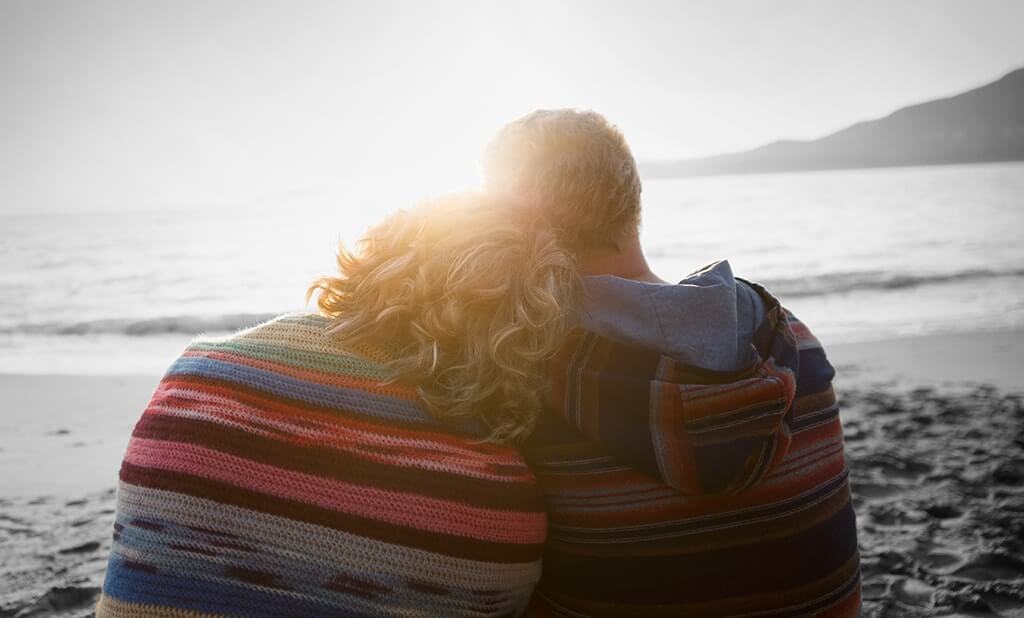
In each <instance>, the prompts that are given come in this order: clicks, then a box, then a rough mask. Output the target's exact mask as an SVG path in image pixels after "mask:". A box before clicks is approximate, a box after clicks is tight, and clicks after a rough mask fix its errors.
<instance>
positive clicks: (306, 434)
mask: <svg viewBox="0 0 1024 618" xmlns="http://www.w3.org/2000/svg"><path fill="white" fill-rule="evenodd" d="M157 392H158V394H160V395H163V397H162V398H161V397H154V401H153V403H152V404H150V406H149V408H148V409H147V410H146V413H149V414H168V415H171V416H186V417H190V418H199V419H202V420H207V421H210V422H216V423H220V424H223V425H231V426H236V427H240V428H243V429H245V430H246V431H251V432H255V433H257V434H259V435H263V436H266V437H271V438H274V439H278V440H281V441H283V442H288V443H291V444H297V445H312V446H320V447H324V448H334V449H339V450H345V451H346V452H350V453H352V454H353V455H356V456H359V457H361V458H362V459H365V460H367V461H374V462H377V463H381V464H385V465H389V466H408V467H415V468H420V469H425V470H437V471H445V472H457V473H459V474H464V475H466V476H472V477H473V478H480V479H487V480H492V481H498V482H510V481H516V482H533V480H534V479H533V475H532V473H531V472H530V471H529V470H528V469H526V468H525V467H524V468H523V473H522V474H516V475H511V474H509V473H507V472H506V473H504V474H497V473H495V472H492V471H491V470H489V469H488V468H489V467H490V466H492V465H494V464H499V465H506V466H516V465H520V464H521V463H522V462H521V460H519V459H518V458H517V457H513V456H505V455H504V454H502V455H499V454H490V453H479V452H476V451H473V450H471V449H468V448H455V447H453V446H452V445H450V444H448V443H442V442H435V441H428V440H421V439H417V440H410V439H403V438H396V437H395V436H393V435H388V434H384V433H381V432H372V431H364V430H360V429H356V428H353V427H349V426H347V425H343V424H341V423H339V422H338V421H337V418H334V417H330V418H328V419H309V418H306V417H304V420H315V422H316V425H317V427H315V428H314V427H310V426H308V425H299V424H293V423H289V422H288V417H284V416H282V415H281V414H279V413H277V414H267V413H265V412H263V411H261V410H260V409H259V408H254V407H252V406H249V405H246V404H244V403H241V402H238V401H234V400H232V399H230V398H226V397H222V396H219V395H214V394H210V393H205V392H203V391H200V390H187V391H186V390H184V389H181V388H180V387H173V386H172V387H168V386H166V385H163V386H161V387H160V388H159V389H158V390H157ZM167 397H178V398H185V399H187V400H188V402H187V403H185V402H181V403H177V402H176V403H170V402H168V401H166V398H167ZM267 426H270V427H274V428H276V429H278V430H280V431H278V432H270V431H267V430H266V429H261V428H260V427H267ZM281 432H285V433H287V434H291V435H288V436H285V435H282V433H281ZM359 446H382V447H385V448H389V449H394V450H399V451H404V452H406V453H409V454H407V455H402V454H395V455H387V456H384V455H376V454H374V453H370V452H367V451H366V450H365V449H360V448H358V447H359ZM353 447H355V448H353ZM511 453H514V451H511Z"/></svg>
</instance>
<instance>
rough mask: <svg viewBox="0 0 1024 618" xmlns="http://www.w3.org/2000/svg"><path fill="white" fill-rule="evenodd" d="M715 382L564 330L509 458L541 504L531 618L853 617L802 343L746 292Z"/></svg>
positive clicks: (820, 406) (835, 444) (818, 362)
mask: <svg viewBox="0 0 1024 618" xmlns="http://www.w3.org/2000/svg"><path fill="white" fill-rule="evenodd" d="M752 287H753V288H754V289H755V291H757V293H758V294H760V296H761V297H762V298H763V299H764V301H765V304H766V310H767V313H766V318H765V320H764V321H763V322H762V324H761V325H760V327H759V328H758V330H757V331H756V333H755V340H754V347H755V348H756V349H757V352H758V356H759V357H760V360H759V361H758V362H757V363H756V364H755V365H754V366H752V367H750V368H749V370H746V371H743V372H740V373H737V374H726V373H716V372H710V371H707V370H701V369H697V368H694V367H688V366H683V365H681V364H679V363H676V362H674V361H673V360H671V359H669V358H667V357H664V356H661V355H660V354H658V353H656V352H652V351H649V350H642V349H638V348H630V347H628V346H625V345H622V344H618V343H615V342H613V341H611V340H608V339H604V338H601V337H599V336H597V335H594V334H593V333H584V332H577V333H576V334H575V335H574V336H573V337H572V339H571V341H570V342H569V343H568V345H567V346H566V347H565V348H564V351H563V353H562V354H561V355H560V356H559V357H558V358H556V360H555V366H554V374H555V375H556V387H555V389H554V392H553V394H552V402H553V404H552V407H553V408H554V413H553V414H550V415H547V416H548V418H546V419H545V422H544V423H543V424H542V425H541V426H540V428H539V429H538V430H537V432H536V433H535V434H534V436H533V437H532V438H531V441H530V444H528V446H527V448H526V450H525V451H524V453H525V455H526V458H527V461H528V462H530V464H531V466H532V467H533V469H534V472H535V474H537V477H538V480H539V481H540V483H541V486H542V488H543V490H544V493H545V500H546V502H547V506H548V518H549V528H548V543H547V546H546V550H545V553H544V576H543V579H542V580H541V583H540V584H539V586H538V589H537V592H536V594H535V596H534V599H533V601H532V602H531V606H530V612H529V613H530V614H531V615H536V616H580V615H588V616H683V615H685V616H709V617H717V616H735V615H757V616H764V617H767V616H798V615H821V616H853V615H856V612H857V608H858V606H859V603H860V578H859V557H858V553H857V536H856V527H855V521H854V512H853V508H852V506H851V502H850V492H849V487H848V484H847V468H846V464H845V462H844V457H843V439H842V428H841V426H840V421H839V416H838V407H837V405H836V399H835V396H834V394H833V391H832V387H831V381H832V377H833V374H834V371H833V369H832V367H831V365H830V364H829V363H828V361H827V359H826V357H825V354H824V351H823V350H822V348H821V346H820V345H819V343H818V341H817V340H816V339H815V338H814V336H813V335H812V334H811V333H810V332H809V331H808V329H807V328H806V327H805V326H804V325H803V324H801V323H800V321H799V320H797V319H796V318H795V317H794V316H793V315H792V314H790V313H789V312H787V311H785V310H784V309H783V308H782V307H781V306H780V305H779V304H778V302H777V301H775V299H773V298H772V297H771V296H770V295H769V294H768V293H767V292H765V291H764V289H763V288H760V287H759V286H756V285H754V286H752Z"/></svg>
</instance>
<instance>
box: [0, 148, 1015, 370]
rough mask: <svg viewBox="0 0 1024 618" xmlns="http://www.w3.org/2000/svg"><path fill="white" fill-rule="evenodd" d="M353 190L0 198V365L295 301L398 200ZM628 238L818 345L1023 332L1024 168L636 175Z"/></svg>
mask: <svg viewBox="0 0 1024 618" xmlns="http://www.w3.org/2000/svg"><path fill="white" fill-rule="evenodd" d="M366 204H369V201H367V202H366V203H363V202H362V201H360V200H358V199H352V200H342V201H339V202H337V203H330V204H323V203H318V204H312V205H302V204H298V205H296V204H295V203H281V204H275V203H274V200H272V199H271V200H265V201H264V202H263V203H260V204H257V205H255V206H251V205H250V206H239V207H233V208H207V209H197V208H192V209H189V208H176V209H165V210H153V209H139V210H130V211H125V212H118V211H111V212H90V213H84V212H78V213H72V214H68V213H59V214H57V213H51V214H6V215H5V214H2V211H0V265H2V268H0V373H29V374H52V373H62V374H110V375H132V374H140V375H159V373H161V372H162V371H163V370H164V369H165V368H166V367H167V365H168V364H169V363H170V362H171V361H172V360H173V358H174V357H175V356H176V355H177V354H178V352H180V350H181V349H182V348H183V346H184V345H186V344H187V343H188V341H189V340H190V339H191V338H192V337H194V336H196V335H197V334H199V333H206V334H221V333H228V332H231V331H234V330H237V329H240V328H244V327H247V326H250V325H252V324H256V323H258V322H260V321H263V320H266V319H269V318H270V317H272V316H274V315H277V314H279V313H283V312H287V311H298V310H302V309H303V308H304V307H306V303H305V291H306V288H307V286H308V284H309V282H310V281H311V280H312V279H313V278H315V277H316V276H318V275H321V274H326V273H330V272H331V271H332V270H333V268H334V253H335V251H336V249H337V246H338V243H339V242H341V241H344V242H347V243H351V242H352V241H354V240H356V239H358V237H359V236H360V234H361V233H362V231H363V230H365V229H366V226H368V225H371V224H372V223H374V221H375V220H378V219H380V218H381V217H383V216H384V215H385V214H386V212H387V210H389V209H390V208H392V207H393V208H401V207H405V206H408V204H405V203H395V204H393V205H389V204H380V203H375V204H373V205H372V206H367V205H366ZM69 210H72V211H73V208H69ZM642 239H643V243H644V246H645V247H646V251H647V255H648V259H649V261H650V262H651V264H652V267H653V269H654V270H655V272H656V273H658V274H659V275H660V276H661V277H663V278H666V279H673V280H678V279H681V278H683V277H685V276H686V275H687V274H688V273H690V272H692V271H694V270H695V269H698V268H700V267H702V266H704V265H706V264H708V263H711V262H713V261H717V260H721V259H728V260H729V262H730V264H731V265H732V269H733V272H734V273H735V274H736V275H737V276H739V277H742V278H744V279H747V280H751V281H756V282H759V283H761V284H763V285H765V286H766V287H767V288H768V289H769V290H770V291H771V292H772V293H773V294H774V295H775V296H776V297H778V298H779V299H780V300H781V301H782V302H783V304H784V305H786V306H787V307H789V308H790V309H791V310H792V311H793V312H794V313H796V314H797V315H798V316H800V318H801V319H802V320H803V321H805V322H806V323H807V324H808V325H810V326H811V328H812V330H813V331H814V332H815V333H816V334H817V335H818V337H819V338H820V339H821V340H822V341H823V342H824V343H825V345H826V346H828V345H829V344H834V343H843V342H868V341H876V340H883V339H891V338H897V337H907V336H915V335H922V334H930V333H954V332H955V333H964V332H967V333H971V332H978V331H998V330H1003V329H1015V328H1021V327H1024V163H1000V164H985V165H961V166H943V167H916V168H913V167H909V168H890V169H872V170H844V171H827V172H810V173H787V174H770V175H745V176H722V177H707V178H691V179H673V180H648V181H646V182H645V183H644V187H643V227H642Z"/></svg>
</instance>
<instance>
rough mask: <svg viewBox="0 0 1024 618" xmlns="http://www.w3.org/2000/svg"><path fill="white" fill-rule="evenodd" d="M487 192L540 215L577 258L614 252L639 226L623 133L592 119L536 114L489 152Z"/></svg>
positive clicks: (509, 128)
mask: <svg viewBox="0 0 1024 618" xmlns="http://www.w3.org/2000/svg"><path fill="white" fill-rule="evenodd" d="M483 172H484V181H485V183H486V186H487V188H488V189H490V190H494V191H501V192H505V193H510V194H513V195H515V196H518V197H519V198H521V199H525V200H528V201H530V202H532V203H535V204H537V205H538V206H540V207H541V208H542V209H543V212H544V214H545V216H546V218H547V219H548V220H549V221H550V223H551V225H552V226H554V227H556V228H558V230H559V231H560V232H561V234H562V236H563V237H564V238H565V240H566V241H567V242H568V243H569V244H570V245H571V246H572V247H573V248H574V249H575V250H577V251H579V252H593V251H609V250H610V251H616V250H618V249H619V247H620V246H621V241H622V240H624V239H626V238H628V237H629V236H630V235H631V234H633V233H635V231H636V229H637V226H638V225H639V223H640V175H639V173H638V172H637V169H636V161H635V160H634V159H633V154H632V153H631V152H630V150H629V146H628V145H627V144H626V140H625V139H624V138H623V137H622V133H620V132H619V130H618V129H617V128H615V127H614V126H612V125H611V124H609V123H608V121H607V120H605V118H604V116H601V115H600V114H598V113H596V112H593V111H577V110H572V109H558V110H538V111H535V112H533V113H530V114H527V115H526V116H523V117H522V118H519V119H517V120H514V121H512V122H510V123H509V124H507V125H505V126H504V127H502V129H501V130H500V131H499V132H498V134H497V135H496V136H495V137H494V139H493V140H492V141H491V143H490V144H489V145H488V146H487V149H486V151H485V153H484V159H483Z"/></svg>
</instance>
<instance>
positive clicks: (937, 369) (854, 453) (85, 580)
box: [0, 331, 1024, 617]
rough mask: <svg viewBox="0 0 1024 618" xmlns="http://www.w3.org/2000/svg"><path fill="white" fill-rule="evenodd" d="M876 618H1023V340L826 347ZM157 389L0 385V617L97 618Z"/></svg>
mask: <svg viewBox="0 0 1024 618" xmlns="http://www.w3.org/2000/svg"><path fill="white" fill-rule="evenodd" d="M829 356H830V358H831V359H832V361H833V364H835V365H836V367H837V370H838V378H837V381H836V386H837V389H838V391H839V393H840V399H841V402H842V405H843V411H842V415H843V419H844V425H845V427H846V440H847V454H848V457H849V464H850V468H851V474H852V479H853V490H854V500H855V505H856V508H857V515H858V527H859V535H860V537H859V538H860V545H861V553H862V567H863V577H864V599H865V606H864V609H865V611H864V614H865V615H868V616H890V615H892V616H901V615H911V616H952V615H969V616H1024V399H1022V396H1021V394H1022V393H1024V379H1022V378H1021V375H1020V374H1021V370H1022V368H1024V331H1004V332H993V333H980V334H979V333H975V334H962V335H930V336H922V337H914V338H905V339H896V340H890V341H885V342H878V343H865V344H846V345H836V346H830V347H829ZM157 380H158V378H157V377H156V376H136V377H109V376H96V377H92V376H19V375H0V409H2V413H0V469H2V470H3V474H2V475H0V617H6V616H43V615H65V616H83V615H89V614H90V613H91V607H92V605H93V603H94V602H95V599H96V596H97V595H98V593H99V589H100V586H101V585H102V580H103V572H104V567H105V562H106V557H107V553H108V551H109V548H110V534H111V525H112V521H113V514H114V502H115V494H114V487H115V484H116V478H117V470H118V466H119V463H120V459H121V455H122V452H123V450H124V448H125V445H126V444H127V441H128V435H129V433H130V432H131V429H132V426H133V425H134V423H135V420H136V419H137V417H138V415H139V414H140V412H141V410H142V409H143V407H144V406H145V404H146V402H147V400H148V398H149V395H150V393H151V391H152V389H153V388H154V386H155V385H156V382H157Z"/></svg>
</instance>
